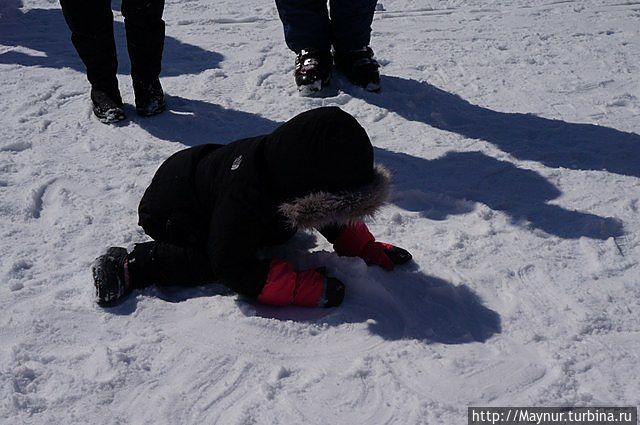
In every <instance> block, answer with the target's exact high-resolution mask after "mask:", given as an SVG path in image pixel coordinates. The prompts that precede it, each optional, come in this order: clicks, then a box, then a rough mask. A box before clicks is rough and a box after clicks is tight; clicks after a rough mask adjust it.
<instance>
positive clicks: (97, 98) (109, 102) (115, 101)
mask: <svg viewBox="0 0 640 425" xmlns="http://www.w3.org/2000/svg"><path fill="white" fill-rule="evenodd" d="M91 104H92V105H93V114H94V115H95V116H96V117H98V119H99V120H100V122H103V123H105V124H110V123H114V122H118V121H122V120H123V119H125V114H124V111H123V110H122V98H121V97H120V92H119V91H118V89H117V88H116V89H115V90H109V91H107V90H103V89H99V88H92V89H91Z"/></svg>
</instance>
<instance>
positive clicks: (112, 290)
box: [91, 247, 131, 306]
mask: <svg viewBox="0 0 640 425" xmlns="http://www.w3.org/2000/svg"><path fill="white" fill-rule="evenodd" d="M126 262H127V250H126V249H125V248H120V247H111V248H109V249H108V250H107V253H106V254H104V255H101V256H100V257H98V258H96V260H95V261H94V262H93V264H92V265H91V273H92V274H93V284H94V286H95V287H96V300H97V302H98V304H99V305H101V306H109V305H112V304H114V303H115V302H117V301H118V300H119V299H120V298H122V297H123V296H124V295H126V294H127V293H129V292H130V291H131V285H128V284H127V278H126V275H127V271H126V267H127V266H126Z"/></svg>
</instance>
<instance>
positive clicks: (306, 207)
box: [279, 164, 391, 229]
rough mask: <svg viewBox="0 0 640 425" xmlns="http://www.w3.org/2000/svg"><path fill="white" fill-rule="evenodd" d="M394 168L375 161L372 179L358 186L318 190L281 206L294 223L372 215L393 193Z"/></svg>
mask: <svg viewBox="0 0 640 425" xmlns="http://www.w3.org/2000/svg"><path fill="white" fill-rule="evenodd" d="M390 186H391V172H390V171H389V170H388V169H386V168H385V167H383V166H381V165H378V164H376V165H374V175H373V180H372V181H371V183H369V184H367V185H364V186H361V187H358V188H356V189H354V190H350V191H344V192H338V193H331V192H314V193H311V194H309V195H305V196H302V197H300V198H296V199H294V200H292V201H290V202H285V203H283V204H281V205H280V207H279V210H280V213H281V214H282V215H284V217H285V218H286V219H287V221H288V222H289V224H290V225H291V226H292V227H299V228H303V229H305V228H307V229H309V228H314V227H315V228H320V227H324V226H327V225H330V224H335V223H338V224H342V223H348V222H351V221H357V220H361V219H363V218H365V217H370V216H372V215H373V214H375V212H376V211H377V210H378V209H379V208H380V207H381V206H382V204H384V203H385V202H386V201H387V200H388V198H389V193H390V190H391V189H390Z"/></svg>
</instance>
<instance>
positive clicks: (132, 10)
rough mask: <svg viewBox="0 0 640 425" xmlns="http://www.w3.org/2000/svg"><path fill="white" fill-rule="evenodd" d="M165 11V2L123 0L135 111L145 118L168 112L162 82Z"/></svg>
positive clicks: (162, 0)
mask: <svg viewBox="0 0 640 425" xmlns="http://www.w3.org/2000/svg"><path fill="white" fill-rule="evenodd" d="M163 11H164V0H123V1H122V16H124V26H125V30H126V33H127V50H128V51H129V59H130V60H131V78H132V80H133V90H134V92H135V97H136V110H137V112H138V113H139V114H141V115H145V116H148V115H155V114H157V113H160V112H162V111H163V110H164V109H165V101H164V93H163V91H162V86H161V85H160V80H159V77H160V69H161V64H162V51H163V49H164V36H165V24H164V21H163V20H162V13H163Z"/></svg>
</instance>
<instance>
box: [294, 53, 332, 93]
mask: <svg viewBox="0 0 640 425" xmlns="http://www.w3.org/2000/svg"><path fill="white" fill-rule="evenodd" d="M331 66H332V59H331V53H330V52H328V51H326V52H322V51H318V50H302V51H301V52H300V53H299V54H298V56H297V57H296V69H295V72H294V75H295V79H296V85H297V86H298V91H300V94H302V95H305V96H308V95H310V94H313V93H315V92H318V91H320V90H322V88H323V87H325V86H327V85H328V84H329V81H330V80H331Z"/></svg>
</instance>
